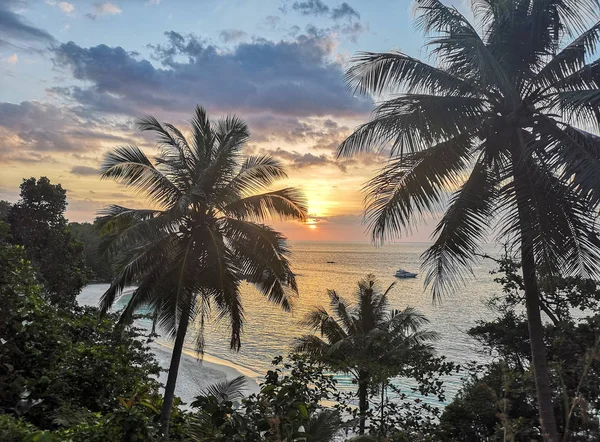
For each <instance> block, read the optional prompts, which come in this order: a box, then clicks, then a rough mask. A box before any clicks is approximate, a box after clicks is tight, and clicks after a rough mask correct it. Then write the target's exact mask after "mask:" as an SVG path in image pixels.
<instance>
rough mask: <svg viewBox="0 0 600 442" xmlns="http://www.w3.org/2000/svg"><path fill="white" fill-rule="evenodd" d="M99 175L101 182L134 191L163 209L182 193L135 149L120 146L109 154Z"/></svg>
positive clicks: (139, 150)
mask: <svg viewBox="0 0 600 442" xmlns="http://www.w3.org/2000/svg"><path fill="white" fill-rule="evenodd" d="M100 171H101V173H102V179H107V178H112V179H114V180H115V181H117V182H118V183H120V184H124V185H126V186H129V187H133V188H134V189H135V190H136V191H138V192H140V193H144V194H145V195H147V196H148V197H150V198H152V199H154V200H156V201H157V202H158V203H160V204H162V205H164V206H168V205H169V204H171V203H172V202H173V201H175V200H176V199H177V198H178V197H179V196H180V195H181V189H179V188H178V187H177V186H176V185H175V184H174V183H172V182H171V181H170V179H169V177H167V176H166V175H164V174H163V173H162V172H161V171H159V170H158V169H156V167H154V165H153V164H152V162H151V161H150V160H149V159H148V157H147V156H146V154H145V153H144V152H142V150H141V149H140V148H139V147H137V146H134V145H129V146H121V147H118V148H116V149H115V150H113V151H111V152H108V153H107V154H106V156H105V157H104V161H103V163H102V165H101V166H100Z"/></svg>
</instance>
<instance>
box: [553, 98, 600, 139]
mask: <svg viewBox="0 0 600 442" xmlns="http://www.w3.org/2000/svg"><path fill="white" fill-rule="evenodd" d="M554 102H555V106H557V107H558V108H559V109H560V111H561V112H562V113H563V115H568V118H567V121H569V122H573V121H577V122H579V123H580V124H584V125H587V126H588V127H591V128H593V130H595V131H598V130H599V129H600V88H598V89H591V90H581V91H565V92H557V93H556V94H555V95H554Z"/></svg>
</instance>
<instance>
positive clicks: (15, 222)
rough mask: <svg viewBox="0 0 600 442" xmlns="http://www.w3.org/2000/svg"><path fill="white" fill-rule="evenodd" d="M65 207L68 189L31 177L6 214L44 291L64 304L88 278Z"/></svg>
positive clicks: (71, 300) (71, 301)
mask: <svg viewBox="0 0 600 442" xmlns="http://www.w3.org/2000/svg"><path fill="white" fill-rule="evenodd" d="M66 207H67V200H66V191H65V190H64V189H63V188H62V187H61V185H60V184H56V185H54V184H51V183H50V181H49V180H48V178H46V177H41V178H39V179H38V180H36V179H35V178H29V179H27V180H23V183H22V184H21V199H20V200H19V202H17V203H16V204H15V205H13V206H12V207H11V209H10V211H9V213H8V216H7V221H8V223H9V224H10V225H11V233H12V242H13V243H14V244H19V245H22V246H24V247H25V251H26V254H27V259H28V260H30V261H31V263H32V265H33V267H34V269H35V270H36V272H37V273H38V276H39V281H40V284H41V285H42V287H43V288H44V293H45V294H46V296H47V297H48V299H49V300H50V301H51V302H52V303H53V304H56V305H59V306H62V307H65V306H72V305H74V304H75V298H76V297H77V295H78V294H79V292H80V291H81V289H82V288H83V286H84V285H85V284H86V281H87V272H86V269H85V263H84V261H83V254H82V251H83V247H82V245H81V244H80V243H79V242H77V241H75V239H74V238H73V237H72V235H71V232H70V231H69V228H68V226H67V220H66V219H65V217H64V212H65V209H66Z"/></svg>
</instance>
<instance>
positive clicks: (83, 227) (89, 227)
mask: <svg viewBox="0 0 600 442" xmlns="http://www.w3.org/2000/svg"><path fill="white" fill-rule="evenodd" d="M69 229H70V230H71V233H72V235H73V237H74V238H75V239H76V240H77V241H79V242H80V243H81V244H82V245H83V256H84V257H85V265H86V267H87V269H89V270H90V272H91V273H92V275H90V277H91V278H93V279H94V280H95V281H102V282H106V281H111V280H112V276H113V272H112V269H111V266H110V262H108V261H107V260H106V257H105V256H103V255H102V253H100V244H101V242H102V236H101V232H100V228H99V226H98V222H97V221H96V222H95V223H94V224H91V223H69Z"/></svg>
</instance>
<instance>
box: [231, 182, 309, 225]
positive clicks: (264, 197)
mask: <svg viewBox="0 0 600 442" xmlns="http://www.w3.org/2000/svg"><path fill="white" fill-rule="evenodd" d="M222 210H223V212H224V213H226V214H227V215H229V216H231V217H235V218H240V219H249V220H258V221H265V220H268V219H281V220H286V219H292V220H298V221H305V220H306V217H307V211H308V209H307V206H306V199H305V197H304V194H303V193H302V192H301V191H300V190H299V189H297V188H295V187H286V188H283V189H280V190H275V191H272V192H266V193H262V194H258V195H252V196H247V197H244V198H240V199H238V200H236V201H233V202H230V203H229V204H227V205H226V206H224V207H223V208H222Z"/></svg>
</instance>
